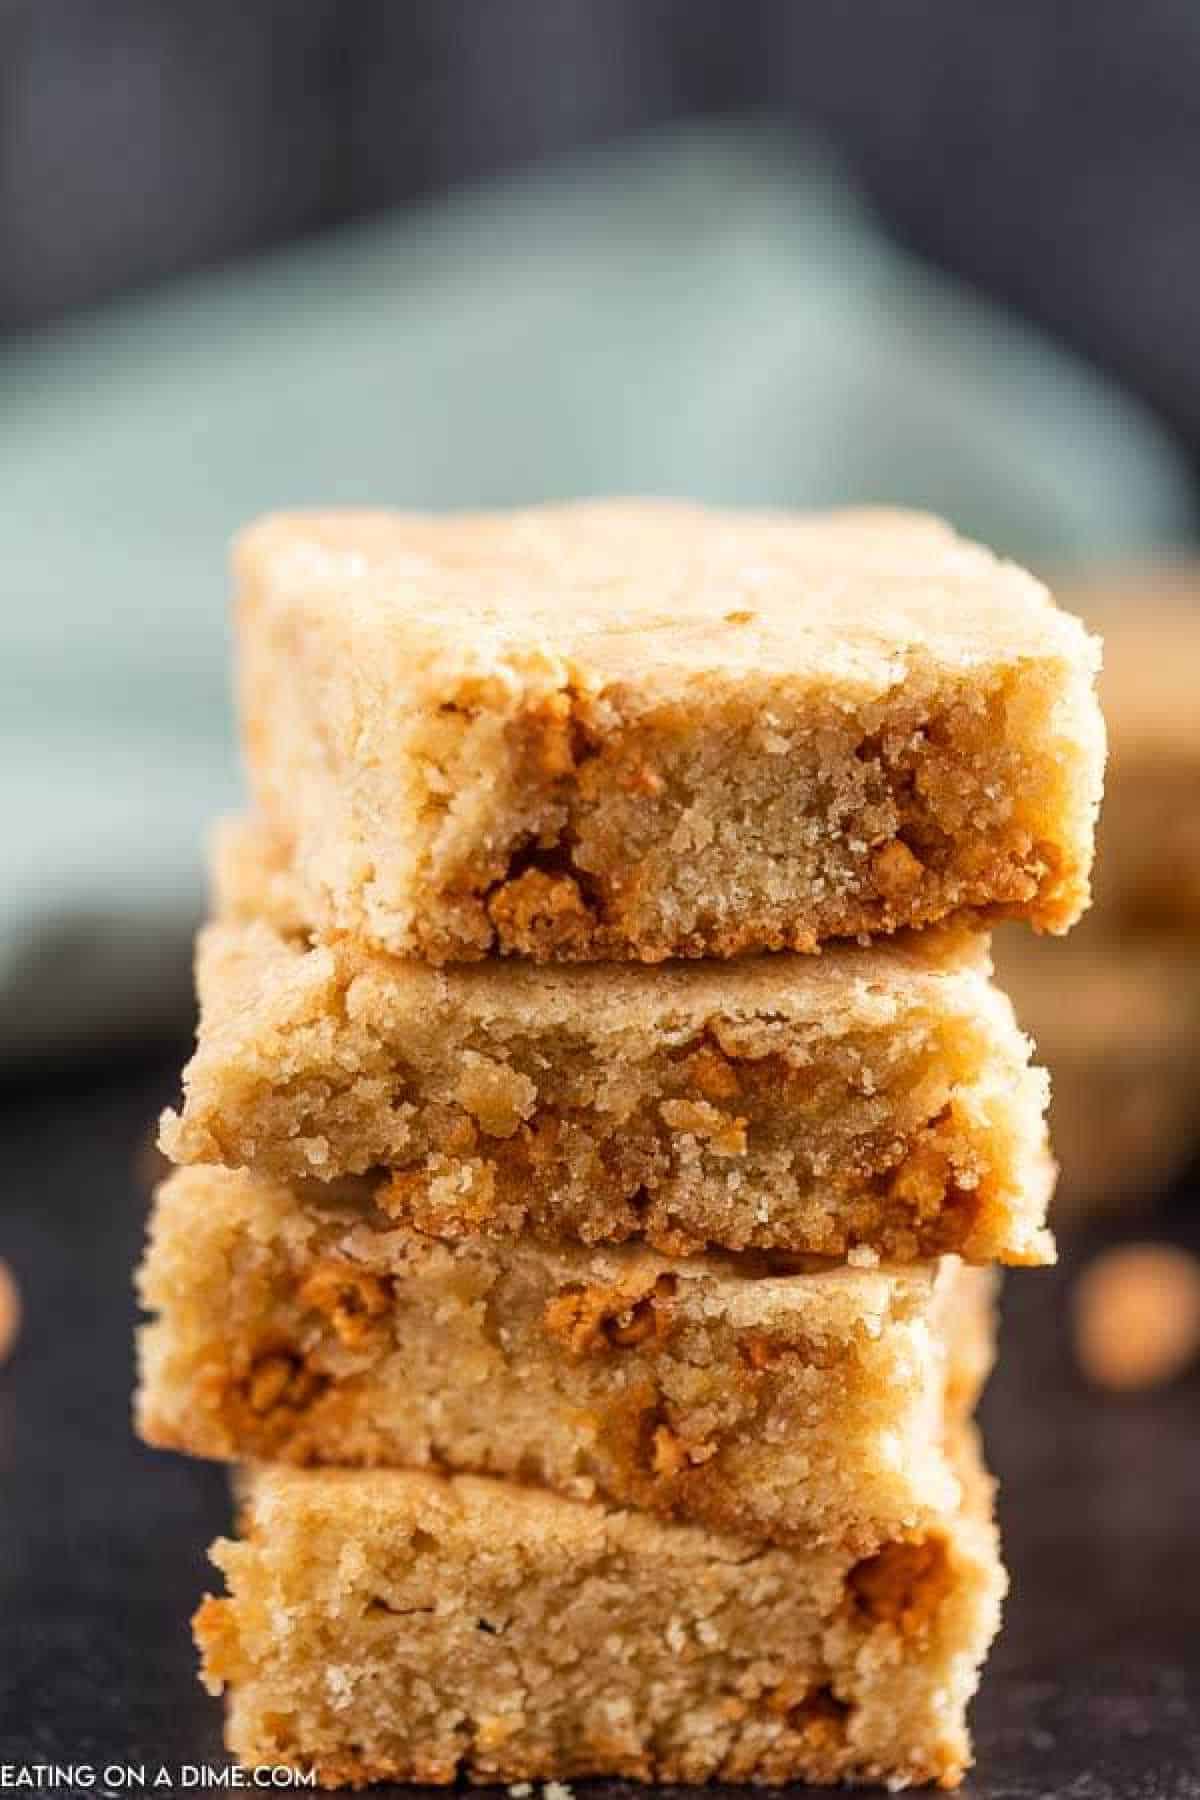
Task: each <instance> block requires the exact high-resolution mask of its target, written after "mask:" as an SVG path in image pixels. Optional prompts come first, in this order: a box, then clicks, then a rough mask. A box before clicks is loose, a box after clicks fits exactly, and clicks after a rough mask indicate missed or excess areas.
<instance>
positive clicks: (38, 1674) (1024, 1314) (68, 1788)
mask: <svg viewBox="0 0 1200 1800" xmlns="http://www.w3.org/2000/svg"><path fill="white" fill-rule="evenodd" d="M178 1060H179V1059H178V1057H177V1056H176V1057H175V1058H173V1059H172V1061H171V1062H169V1063H167V1062H164V1063H163V1064H161V1065H157V1064H156V1065H154V1066H151V1067H145V1066H142V1067H128V1066H127V1067H125V1068H123V1069H121V1068H118V1069H110V1070H108V1071H107V1072H105V1073H103V1074H92V1075H77V1076H75V1077H72V1078H69V1079H68V1078H63V1079H61V1080H58V1081H56V1082H54V1083H52V1084H46V1083H43V1084H41V1085H40V1086H39V1087H37V1088H31V1089H29V1090H26V1091H23V1092H22V1091H13V1092H10V1093H9V1094H8V1095H7V1096H4V1097H3V1098H2V1099H0V1119H2V1122H3V1123H2V1128H3V1132H4V1147H5V1168H6V1180H5V1184H4V1198H3V1201H2V1203H0V1254H2V1255H4V1256H6V1257H7V1258H8V1259H9V1260H10V1261H11V1263H12V1265H13V1266H14V1268H15V1269H16V1272H17V1275H18V1277H19V1279H20V1282H21V1285H22V1288H23V1290H24V1294H25V1298H26V1303H27V1312H26V1323H25V1329H24V1332H23V1335H22V1338H21V1341H20V1344H19V1347H18V1349H17V1351H16V1354H15V1355H14V1357H13V1360H12V1362H11V1363H10V1364H9V1366H8V1367H7V1368H6V1369H4V1370H3V1371H0V1495H2V1498H0V1764H5V1763H6V1764H20V1763H33V1762H41V1763H46V1762H58V1763H76V1764H78V1763H88V1764H92V1765H96V1766H98V1767H100V1768H102V1766H103V1765H104V1764H105V1763H108V1762H117V1763H120V1764H127V1763H145V1764H147V1765H149V1768H150V1776H151V1779H152V1777H153V1774H154V1772H155V1771H156V1770H157V1768H158V1767H159V1766H160V1765H165V1766H166V1768H167V1769H168V1771H170V1772H171V1774H172V1780H173V1781H176V1780H177V1781H178V1782H179V1785H180V1786H182V1784H183V1783H182V1776H180V1775H179V1774H178V1771H179V1770H180V1768H181V1766H182V1765H185V1764H193V1765H194V1764H197V1763H199V1762H201V1761H203V1760H205V1759H212V1760H213V1762H214V1763H218V1762H219V1761H220V1760H221V1752H220V1742H219V1716H218V1711H219V1709H218V1707H217V1706H216V1705H215V1704H214V1703H213V1702H212V1701H210V1700H208V1699H207V1698H206V1697H205V1696H204V1694H203V1693H202V1691H201V1690H200V1688H199V1687H198V1685H197V1684H196V1681H195V1678H194V1673H193V1668H194V1658H193V1652H192V1648H191V1644H190V1642H189V1637H188V1630H187V1623H186V1621H187V1618H188V1615H189V1614H190V1612H191V1611H192V1609H193V1607H194V1605H195V1603H196V1600H197V1598H198V1596H199V1595H200V1593H201V1592H202V1591H203V1590H204V1588H205V1587H206V1585H211V1584H212V1574H211V1571H208V1570H207V1568H206V1564H205V1559H204V1547H205V1545H206V1544H207V1542H208V1541H209V1539H210V1538H212V1537H213V1536H215V1535H216V1534H217V1533H218V1532H219V1531H221V1530H223V1529H224V1528H225V1526H226V1524H227V1504H226V1495H225V1484H224V1478H223V1475H222V1473H221V1471H220V1470H218V1469H215V1468H209V1467H206V1466H204V1465H202V1464H198V1463H189V1462H187V1461H185V1460H183V1459H180V1458H174V1457H170V1456H165V1455H159V1454H155V1453H153V1452H151V1451H149V1450H145V1449H143V1448H142V1447H141V1446H139V1445H138V1444H136V1443H135V1442H134V1440H133V1439H132V1437H131V1435H130V1432H129V1428H128V1424H127V1417H128V1403H129V1390H130V1386H131V1380H132V1370H131V1357H130V1334H131V1329H132V1325H133V1316H134V1309H133V1301H132V1296H131V1292H130V1285H129V1275H130V1269H131V1266H132V1264H133V1262H134V1260H135V1257H136V1255H137V1252H138V1246H139V1242H140V1238H141V1233H142V1224H143V1217H144V1210H145V1198H144V1190H145V1180H146V1172H147V1164H148V1162H149V1157H148V1155H147V1151H146V1139H147V1129H148V1125H149V1122H150V1120H151V1119H152V1118H153V1116H154V1114H155V1112H156V1111H157V1109H158V1107H159V1106H160V1105H161V1104H162V1103H163V1101H164V1100H166V1099H167V1098H169V1097H170V1096H171V1094H172V1091H173V1086H174V1082H173V1077H172V1074H171V1070H172V1068H173V1067H177V1066H178ZM1192 1216H1197V1218H1198V1222H1200V1214H1198V1215H1192V1214H1191V1209H1190V1207H1189V1206H1188V1204H1187V1196H1186V1195H1181V1196H1179V1197H1178V1199H1177V1202H1176V1205H1175V1207H1174V1209H1173V1212H1172V1213H1171V1214H1170V1215H1169V1216H1168V1219H1167V1228H1169V1229H1174V1230H1175V1231H1176V1232H1177V1233H1178V1232H1179V1231H1184V1232H1186V1231H1187V1230H1189V1229H1192V1227H1191V1226H1190V1219H1191V1217H1192ZM1193 1235H1194V1234H1193ZM1093 1241H1094V1240H1093ZM1078 1254H1079V1253H1078V1252H1077V1253H1076V1256H1077V1255H1078ZM1071 1268H1072V1259H1071V1258H1068V1259H1067V1261H1066V1263H1065V1264H1064V1267H1063V1268H1061V1269H1060V1270H1059V1271H1057V1272H1053V1273H1049V1272H1041V1273H1027V1274H1018V1275H1016V1276H1014V1277H1012V1278H1011V1279H1010V1281H1009V1285H1008V1290H1007V1300H1006V1306H1005V1312H1006V1320H1005V1344H1004V1352H1003V1355H1002V1360H1001V1366H1000V1372H999V1374H998V1375H997V1377H996V1378H995V1380H994V1382H993V1384H992V1387H991V1390H990V1392H989V1396H988V1400H987V1405H986V1424H987V1429H988V1438H989V1447H990V1452H991V1459H992V1461H993V1464H994V1465H995V1467H996V1469H997V1470H998V1472H999V1473H1000V1474H1001V1476H1002V1478H1003V1481H1004V1495H1003V1507H1002V1511H1003V1522H1004V1527H1005V1532H1006V1538H1007V1549H1008V1558H1009V1562H1010V1565H1011V1568H1012V1572H1013V1594H1012V1597H1011V1599H1010V1601H1009V1606H1008V1615H1007V1623H1006V1627H1005V1631H1004V1633H1003V1636H1002V1638H1001V1640H1000V1643H999V1645H998V1647H997V1650H996V1653H995V1656H994V1658H993V1661H992V1664H991V1666H990V1669H989V1672H988V1675H987V1679H986V1682H985V1686H984V1691H983V1694H982V1696H981V1698H980V1700H979V1702H978V1705H977V1707H976V1711H975V1729H976V1738H977V1745H978V1753H979V1768H978V1772H977V1774H976V1775H975V1776H974V1778H973V1779H972V1780H971V1781H970V1782H969V1783H968V1784H967V1786H966V1787H964V1788H963V1789H962V1790H961V1793H962V1794H963V1796H964V1800H966V1797H967V1796H974V1797H976V1800H985V1797H986V1800H1042V1797H1050V1796H1055V1797H1060V1800H1197V1797H1200V1439H1198V1438H1197V1434H1196V1419H1197V1401H1198V1399H1200V1374H1197V1375H1193V1377H1192V1378H1191V1379H1190V1380H1189V1381H1188V1382H1186V1383H1184V1384H1181V1385H1177V1386H1175V1387H1172V1388H1170V1389H1167V1390H1164V1391H1162V1392H1159V1393H1156V1394H1153V1395H1149V1396H1143V1397H1140V1398H1137V1399H1131V1400H1126V1401H1121V1402H1117V1401H1114V1400H1111V1399H1103V1398H1100V1397H1098V1396H1096V1395H1094V1394H1091V1393H1089V1392H1088V1391H1087V1390H1086V1389H1085V1388H1084V1387H1083V1386H1082V1385H1081V1383H1080V1381H1079V1380H1078V1377H1077V1376H1076V1375H1075V1374H1074V1372H1073V1369H1072V1365H1071V1361H1070V1355H1069V1344H1068V1339H1067V1313H1066V1306H1065V1299H1066V1295H1067V1291H1068V1287H1069V1283H1070V1280H1071ZM54 1791H56V1792H59V1793H73V1792H92V1793H97V1792H104V1791H105V1788H104V1786H103V1784H102V1783H98V1784H97V1786H96V1787H95V1788H91V1789H88V1788H85V1787H83V1786H81V1785H72V1784H70V1783H65V1784H61V1785H60V1786H58V1787H57V1789H55V1790H54ZM147 1791H152V1790H150V1789H149V1788H148V1789H147ZM158 1791H160V1792H161V1791H165V1790H163V1789H161V1788H160V1789H159V1790H158ZM597 1791H599V1792H603V1791H606V1790H597ZM607 1791H612V1790H607Z"/></svg>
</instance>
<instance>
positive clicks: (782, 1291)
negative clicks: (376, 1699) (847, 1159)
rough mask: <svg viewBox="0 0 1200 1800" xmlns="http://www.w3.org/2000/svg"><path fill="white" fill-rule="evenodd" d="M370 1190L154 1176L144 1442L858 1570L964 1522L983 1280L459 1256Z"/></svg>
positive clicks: (196, 1174) (646, 1257)
mask: <svg viewBox="0 0 1200 1800" xmlns="http://www.w3.org/2000/svg"><path fill="white" fill-rule="evenodd" d="M374 1192H375V1184H374V1183H373V1182H372V1181H370V1180H368V1179H361V1180H358V1181H353V1182H349V1181H348V1182H344V1183H341V1184H339V1185H338V1186H337V1187H336V1189H333V1190H330V1189H319V1190H315V1191H314V1190H313V1188H312V1187H311V1186H310V1187H309V1188H307V1189H305V1190H298V1189H292V1188H289V1187H286V1186H283V1185H280V1184H278V1183H275V1182H271V1181H267V1180H265V1179H264V1178H262V1177H254V1176H250V1175H246V1174H244V1173H242V1174H238V1173H233V1172H231V1171H228V1170H223V1169H204V1168H198V1169H185V1170H179V1171H177V1172H176V1173H175V1174H174V1175H173V1176H172V1177H171V1178H170V1180H169V1181H167V1183H166V1184H165V1185H164V1186H163V1188H162V1189H161V1190H160V1192H159V1194H158V1197H157V1200H156V1205H155V1212H154V1218H153V1222H152V1230H151V1241H150V1246H149V1250H148V1254H147V1259H146V1263H145V1266H144V1268H143V1270H142V1274H141V1277H140V1284H141V1293H142V1298H143V1300H144V1302H145V1304H146V1306H147V1307H148V1308H150V1309H151V1310H152V1311H153V1312H154V1314H155V1315H156V1317H155V1318H154V1319H153V1321H152V1322H151V1323H150V1324H149V1325H147V1326H146V1327H145V1328H144V1329H143V1331H142V1334H141V1340H140V1361H141V1376H142V1385H141V1391H140V1394H139V1398H138V1421H139V1427H140V1429H141V1431H142V1432H143V1434H144V1435H145V1436H146V1437H147V1438H149V1439H150V1440H151V1441H152V1442H154V1443H159V1444H163V1445H166V1446H173V1447H175V1448H178V1449H183V1450H189V1451H192V1452H194V1453H195V1454H197V1455H202V1456H215V1457H223V1458H229V1459H232V1460H241V1461H253V1460H264V1459H279V1460H284V1461H289V1462H296V1463H324V1464H348V1465H352V1466H358V1465H363V1464H374V1465H379V1466H402V1467H409V1468H413V1467H417V1468H420V1467H428V1466H431V1465H432V1466H438V1467H442V1468H447V1469H453V1470H462V1471H466V1472H475V1473H484V1472H491V1473H495V1474H499V1475H506V1476H511V1477H515V1478H519V1479H522V1480H536V1481H538V1482H540V1483H541V1484H543V1485H545V1486H548V1487H552V1488H555V1489H557V1490H559V1491H561V1492H564V1493H566V1494H568V1495H576V1494H579V1493H581V1492H583V1493H597V1494H599V1495H603V1496H606V1497H608V1498H609V1499H611V1500H614V1501H617V1502H621V1503H628V1504H630V1505H634V1506H639V1507H643V1508H646V1509H648V1510H652V1511H654V1512H657V1513H660V1514H665V1515H673V1516H676V1517H680V1518H692V1519H698V1520H702V1521H703V1522H705V1523H706V1524H709V1525H712V1526H715V1527H718V1528H720V1529H725V1530H734V1531H738V1532H740V1533H742V1534H743V1535H746V1536H748V1537H755V1538H758V1539H779V1540H780V1541H785V1540H786V1541H788V1542H796V1543H800V1542H803V1543H813V1542H825V1543H829V1542H834V1543H837V1544H839V1545H843V1546H848V1545H851V1544H853V1545H857V1546H858V1547H859V1548H860V1549H861V1550H862V1551H863V1552H864V1553H866V1552H867V1551H868V1550H871V1549H873V1548H874V1547H875V1546H877V1545H878V1544H879V1543H880V1542H881V1541H883V1539H885V1538H891V1537H895V1536H897V1535H900V1534H902V1533H904V1532H906V1531H909V1530H912V1529H919V1528H921V1527H922V1526H924V1525H926V1524H928V1522H929V1520H930V1519H931V1517H933V1516H935V1515H936V1514H938V1513H939V1512H940V1511H941V1510H943V1509H944V1508H945V1507H946V1506H947V1505H951V1504H952V1503H953V1496H954V1475H953V1472H952V1470H951V1468H950V1466H949V1463H948V1460H947V1457H946V1454H945V1447H944V1443H943V1436H944V1429H945V1424H946V1420H947V1419H949V1420H951V1421H952V1422H953V1421H955V1420H958V1419H961V1418H963V1417H964V1416H965V1415H966V1414H967V1413H968V1412H969V1411H970V1409H971V1407H972V1406H973V1405H974V1403H975V1400H976V1398H977V1396H978V1393H979V1390H980V1387H981V1385H982V1383H983V1381H984V1380H985V1378H986V1376H987V1372H988V1368H989V1365H990V1360H991V1335H992V1322H991V1294H992V1286H993V1283H992V1273H991V1271H990V1270H985V1269H972V1268H967V1267H965V1266H964V1265H962V1264H960V1263H958V1262H957V1261H956V1260H955V1259H954V1258H946V1259H944V1261H943V1262H942V1264H941V1265H940V1266H939V1265H936V1264H930V1263H918V1264H914V1265H910V1266H908V1267H905V1268H886V1269H885V1268H877V1269H853V1268H847V1267H843V1266H836V1265H831V1264H826V1263H819V1264H817V1265H816V1266H815V1267H814V1268H812V1269H810V1270H808V1271H807V1272H799V1273H787V1272H781V1271H776V1270H774V1269H772V1268H771V1266H770V1264H769V1262H768V1261H767V1259H765V1258H760V1257H755V1256H749V1257H733V1256H721V1255H717V1254H710V1255H709V1256H706V1257H688V1258H682V1259H668V1258H666V1257H663V1256H661V1255H658V1254H657V1253H655V1252H653V1251H650V1250H647V1249H646V1248H645V1247H644V1246H640V1245H620V1246H616V1247H611V1248H587V1247H585V1246H582V1245H577V1244H576V1245H572V1244H559V1245H550V1244H545V1243H540V1242H538V1241H537V1240H536V1239H532V1238H529V1237H527V1236H518V1237H514V1238H498V1237H486V1236H477V1237H471V1238H466V1239H464V1240H462V1241H461V1242H457V1243H455V1242H447V1241H445V1240H442V1239H439V1238H436V1237H431V1236H429V1235H427V1234H425V1233H422V1232H419V1231H416V1230H414V1229H412V1228H410V1227H405V1226H403V1225H397V1224H396V1223H395V1222H394V1221H393V1220H391V1219H389V1218H387V1217H386V1216H385V1215H384V1214H382V1213H381V1212H380V1210H379V1208H378V1207H377V1206H376V1205H375V1201H374Z"/></svg>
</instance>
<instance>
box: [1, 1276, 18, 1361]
mask: <svg viewBox="0 0 1200 1800" xmlns="http://www.w3.org/2000/svg"><path fill="white" fill-rule="evenodd" d="M20 1330H21V1291H20V1289H19V1288H18V1286H17V1278H16V1276H15V1275H14V1274H13V1272H12V1270H11V1269H10V1268H9V1266H8V1264H7V1263H6V1262H3V1261H0V1363H4V1362H7V1360H8V1358H9V1356H10V1355H11V1353H12V1350H13V1346H14V1345H15V1344H16V1341H17V1337H18V1335H19V1333H20Z"/></svg>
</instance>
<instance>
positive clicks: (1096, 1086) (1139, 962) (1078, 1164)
mask: <svg viewBox="0 0 1200 1800" xmlns="http://www.w3.org/2000/svg"><path fill="white" fill-rule="evenodd" d="M1045 950H1046V946H1045V945H1044V944H1042V943H1039V942H1037V941H1036V940H1034V939H1033V938H1031V936H1030V934H1029V933H1028V932H1023V931H1019V930H1017V929H1016V928H1015V927H1014V928H1013V929H1011V930H1009V929H1008V928H1006V929H1005V930H1003V931H1001V932H998V933H997V936H996V960H997V963H998V966H999V972H1000V976H1001V979H1002V980H1003V982H1004V984H1005V987H1006V989H1007V990H1008V992H1009V993H1010V994H1011V996H1012V999H1013V1004H1014V1005H1015V1007H1016V1009H1017V1014H1018V1016H1019V1018H1020V1020H1021V1023H1022V1024H1023V1025H1024V1026H1025V1027H1026V1028H1027V1029H1028V1030H1029V1031H1030V1032H1031V1033H1032V1035H1033V1037H1034V1039H1035V1041H1036V1043H1037V1046H1038V1053H1039V1055H1041V1056H1043V1057H1044V1058H1045V1060H1046V1063H1047V1064H1048V1066H1049V1068H1050V1070H1051V1077H1052V1082H1053V1096H1052V1100H1051V1105H1050V1127H1051V1134H1052V1137H1053V1141H1054V1153H1055V1156H1056V1158H1057V1159H1058V1161H1059V1162H1060V1163H1061V1165H1062V1175H1061V1179H1060V1181H1059V1184H1058V1188H1057V1198H1056V1201H1055V1214H1056V1216H1057V1218H1058V1219H1059V1221H1060V1222H1062V1221H1063V1220H1064V1219H1066V1218H1071V1217H1073V1216H1075V1215H1077V1214H1078V1213H1080V1212H1083V1211H1088V1210H1092V1209H1093V1208H1096V1207H1100V1206H1105V1205H1110V1204H1113V1203H1116V1204H1119V1205H1124V1204H1127V1203H1135V1202H1137V1201H1138V1200H1141V1201H1143V1202H1149V1201H1150V1200H1152V1199H1153V1198H1154V1195H1155V1193H1156V1192H1157V1191H1158V1190H1159V1189H1161V1188H1162V1186H1164V1185H1165V1184H1166V1183H1167V1182H1168V1181H1170V1180H1171V1178H1172V1177H1173V1176H1175V1175H1177V1174H1179V1173H1180V1171H1181V1170H1182V1169H1183V1168H1184V1167H1185V1165H1186V1164H1187V1162H1188V1160H1189V1158H1190V1157H1192V1156H1193V1155H1194V1154H1195V1152H1196V1150H1197V1148H1198V1147H1200V940H1198V939H1196V938H1194V937H1192V938H1189V936H1188V935H1187V934H1185V933H1180V932H1169V933H1168V932H1157V931H1156V932H1148V933H1145V934H1138V933H1137V932H1135V931H1132V930H1130V931H1128V932H1120V931H1115V930H1114V931H1112V932H1111V933H1109V932H1105V931H1103V930H1099V931H1097V930H1093V927H1092V921H1091V920H1089V921H1088V923H1087V925H1086V926H1085V927H1084V929H1083V930H1082V931H1081V932H1080V934H1079V936H1078V938H1072V940H1071V942H1070V943H1069V944H1062V945H1059V946H1058V947H1057V950H1056V953H1055V954H1053V955H1051V956H1047V955H1045V954H1044V952H1045Z"/></svg>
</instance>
